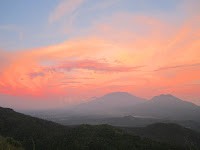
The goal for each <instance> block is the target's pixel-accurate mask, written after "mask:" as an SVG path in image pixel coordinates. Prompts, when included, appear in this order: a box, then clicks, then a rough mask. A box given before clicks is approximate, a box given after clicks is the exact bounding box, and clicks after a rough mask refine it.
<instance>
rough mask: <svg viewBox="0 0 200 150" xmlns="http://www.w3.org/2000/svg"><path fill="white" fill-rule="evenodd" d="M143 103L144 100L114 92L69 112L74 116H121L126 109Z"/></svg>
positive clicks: (75, 107) (77, 106) (124, 93)
mask: <svg viewBox="0 0 200 150" xmlns="http://www.w3.org/2000/svg"><path fill="white" fill-rule="evenodd" d="M143 102H145V99H143V98H139V97H136V96H134V95H131V94H129V93H126V92H114V93H109V94H107V95H104V96H103V97H100V98H96V99H95V100H92V101H89V102H86V103H82V104H79V105H76V106H74V107H73V108H71V111H73V113H74V114H75V113H76V114H85V115H108V116H110V115H111V116H112V115H114V116H115V115H120V116H123V113H124V109H125V108H126V107H133V106H135V105H136V104H140V103H143ZM125 112H126V111H125Z"/></svg>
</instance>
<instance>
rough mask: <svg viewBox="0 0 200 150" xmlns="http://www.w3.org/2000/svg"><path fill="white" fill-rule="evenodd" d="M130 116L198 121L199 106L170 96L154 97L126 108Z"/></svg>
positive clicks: (199, 116) (199, 114)
mask: <svg viewBox="0 0 200 150" xmlns="http://www.w3.org/2000/svg"><path fill="white" fill-rule="evenodd" d="M128 109H129V111H131V114H132V115H136V116H146V117H156V118H165V119H177V120H200V106H197V105H195V104H193V103H190V102H186V101H183V100H181V99H179V98H177V97H175V96H172V95H169V94H168V95H160V96H155V97H153V98H152V99H151V100H148V101H146V102H144V103H142V104H138V105H135V106H134V107H132V108H130V107H129V108H128Z"/></svg>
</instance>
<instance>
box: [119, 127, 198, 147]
mask: <svg viewBox="0 0 200 150" xmlns="http://www.w3.org/2000/svg"><path fill="white" fill-rule="evenodd" d="M122 129H123V130H124V131H126V132H128V133H130V134H133V135H137V136H142V137H147V138H151V139H153V140H156V141H160V142H165V143H170V144H172V145H182V146H184V147H185V148H186V149H191V148H192V149H200V133H199V132H196V131H193V130H190V129H188V128H185V127H183V126H180V125H177V124H173V123H156V124H152V125H148V126H147V127H140V128H130V127H129V128H122Z"/></svg>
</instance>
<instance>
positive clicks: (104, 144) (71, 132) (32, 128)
mask: <svg viewBox="0 0 200 150" xmlns="http://www.w3.org/2000/svg"><path fill="white" fill-rule="evenodd" d="M0 135H2V136H4V137H13V138H14V139H16V140H18V141H19V142H21V143H22V145H23V146H24V148H25V149H26V150H32V149H37V150H56V149H59V150H66V149H67V150H94V149H95V150H116V149H117V150H134V149H137V150H146V149H147V148H148V150H161V149H162V150H169V149H170V150H183V148H182V147H181V146H175V145H170V144H165V143H161V142H156V141H153V140H151V139H147V138H140V137H139V136H134V135H130V134H128V133H126V132H125V131H123V130H121V129H118V128H116V127H112V126H109V125H96V126H91V125H81V126H74V127H67V126H62V125H59V124H57V123H53V122H51V121H46V120H42V119H38V118H34V117H31V116H27V115H24V114H21V113H17V112H15V111H14V110H12V109H9V108H1V107H0Z"/></svg>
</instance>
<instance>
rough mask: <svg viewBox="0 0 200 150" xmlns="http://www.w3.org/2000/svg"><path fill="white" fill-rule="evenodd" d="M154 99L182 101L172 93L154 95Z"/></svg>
mask: <svg viewBox="0 0 200 150" xmlns="http://www.w3.org/2000/svg"><path fill="white" fill-rule="evenodd" d="M151 100H153V101H182V100H181V99H179V98H177V97H175V96H173V95H171V94H161V95H159V96H155V97H153V98H152V99H151Z"/></svg>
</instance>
